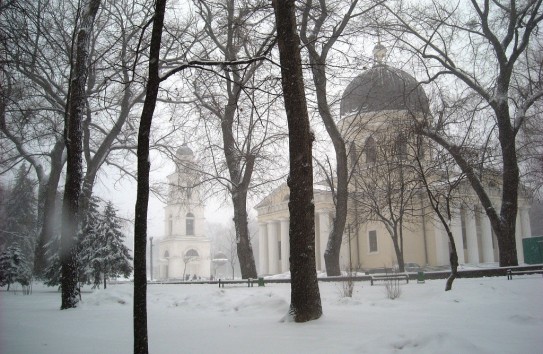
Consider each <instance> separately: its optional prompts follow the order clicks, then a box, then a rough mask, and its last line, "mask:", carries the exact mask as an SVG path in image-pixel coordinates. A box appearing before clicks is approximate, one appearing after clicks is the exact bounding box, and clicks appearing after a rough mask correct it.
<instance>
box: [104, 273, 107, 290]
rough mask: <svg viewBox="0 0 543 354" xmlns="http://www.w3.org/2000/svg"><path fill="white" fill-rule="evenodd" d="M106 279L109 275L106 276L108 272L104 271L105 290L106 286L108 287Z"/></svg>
mask: <svg viewBox="0 0 543 354" xmlns="http://www.w3.org/2000/svg"><path fill="white" fill-rule="evenodd" d="M106 279H107V276H106V273H104V290H105V289H106V287H107V281H106Z"/></svg>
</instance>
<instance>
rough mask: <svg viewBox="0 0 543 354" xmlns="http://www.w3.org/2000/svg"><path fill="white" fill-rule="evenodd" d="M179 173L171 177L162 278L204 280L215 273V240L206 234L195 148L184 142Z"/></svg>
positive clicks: (161, 258) (179, 153) (179, 152)
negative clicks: (213, 247) (213, 250)
mask: <svg viewBox="0 0 543 354" xmlns="http://www.w3.org/2000/svg"><path fill="white" fill-rule="evenodd" d="M175 164H176V167H175V172H174V173H172V174H171V175H169V176H168V188H169V191H168V200H167V205H166V206H165V207H164V223H165V225H164V230H165V235H164V237H163V238H162V239H161V240H160V241H159V244H158V246H159V247H158V248H159V279H161V280H166V279H180V280H181V279H184V280H189V279H200V278H209V277H210V275H211V240H210V239H209V238H207V237H206V236H205V235H204V205H203V202H202V199H201V194H200V185H199V175H198V172H197V170H198V169H197V166H196V161H195V158H194V153H193V151H192V150H191V149H190V148H189V147H188V146H187V145H186V144H183V146H181V147H180V148H179V149H178V150H177V153H176V159H175Z"/></svg>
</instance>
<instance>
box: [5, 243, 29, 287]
mask: <svg viewBox="0 0 543 354" xmlns="http://www.w3.org/2000/svg"><path fill="white" fill-rule="evenodd" d="M31 279H32V271H31V267H30V265H29V263H28V261H27V259H26V257H25V255H24V253H23V252H22V250H21V248H20V247H19V246H18V245H17V244H14V245H12V246H9V247H8V248H7V249H6V250H5V251H3V252H2V253H0V286H5V285H7V286H8V288H7V290H9V288H10V286H11V284H13V283H19V284H21V285H22V286H28V285H30V282H31Z"/></svg>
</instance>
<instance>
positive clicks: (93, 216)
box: [77, 197, 102, 287]
mask: <svg viewBox="0 0 543 354" xmlns="http://www.w3.org/2000/svg"><path fill="white" fill-rule="evenodd" d="M99 203H100V201H99V199H98V198H96V197H92V198H91V199H90V202H89V206H88V209H87V215H85V218H84V220H83V225H84V226H83V228H82V229H81V231H80V233H79V236H78V248H77V263H78V270H79V271H78V274H79V282H80V283H87V284H91V283H92V284H94V286H95V287H96V286H98V285H100V274H101V272H102V264H101V263H100V262H99V261H97V260H96V258H97V252H98V250H99V249H100V247H101V246H100V245H101V243H102V241H101V239H102V236H101V235H100V224H101V220H102V215H101V214H100V210H99V207H100V206H99Z"/></svg>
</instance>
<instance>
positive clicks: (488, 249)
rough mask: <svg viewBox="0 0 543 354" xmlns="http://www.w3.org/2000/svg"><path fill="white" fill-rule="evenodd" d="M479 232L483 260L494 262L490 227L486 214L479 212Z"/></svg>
mask: <svg viewBox="0 0 543 354" xmlns="http://www.w3.org/2000/svg"><path fill="white" fill-rule="evenodd" d="M481 233H482V235H481V236H482V247H483V262H486V263H488V262H495V259H494V248H493V247H492V227H491V226H490V219H488V217H487V216H486V214H484V213H482V214H481Z"/></svg>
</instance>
